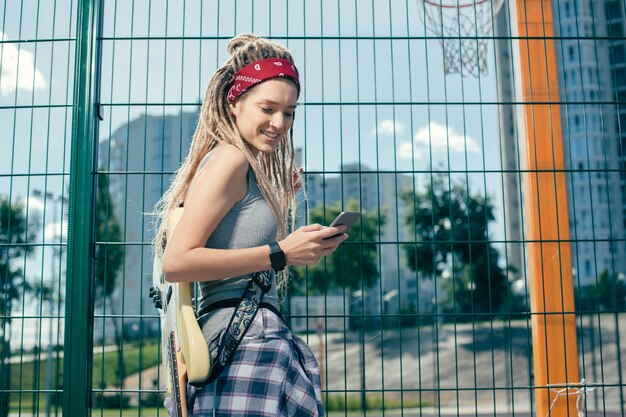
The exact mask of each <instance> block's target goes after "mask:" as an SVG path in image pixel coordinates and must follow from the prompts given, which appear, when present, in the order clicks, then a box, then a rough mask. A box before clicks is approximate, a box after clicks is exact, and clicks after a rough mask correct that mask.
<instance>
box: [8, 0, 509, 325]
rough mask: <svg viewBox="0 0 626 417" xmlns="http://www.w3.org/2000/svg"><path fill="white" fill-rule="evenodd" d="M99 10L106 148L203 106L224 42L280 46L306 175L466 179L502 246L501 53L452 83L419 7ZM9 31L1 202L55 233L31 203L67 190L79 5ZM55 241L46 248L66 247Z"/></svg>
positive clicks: (400, 0)
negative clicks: (483, 198)
mask: <svg viewBox="0 0 626 417" xmlns="http://www.w3.org/2000/svg"><path fill="white" fill-rule="evenodd" d="M104 4H105V8H104V13H103V25H102V37H103V39H102V81H101V99H100V101H101V103H102V104H103V108H102V116H103V120H102V123H101V125H100V137H99V139H100V140H103V139H107V138H108V137H109V136H110V135H111V134H112V133H113V132H114V131H115V130H116V129H117V128H119V127H120V126H122V125H124V124H126V123H128V122H129V121H131V120H133V119H135V118H136V117H138V116H139V115H141V114H143V113H147V114H153V115H165V114H177V113H179V112H180V111H181V110H184V111H189V109H190V108H193V107H194V106H196V105H197V104H198V103H199V101H200V98H201V97H203V95H204V89H205V88H206V84H207V83H208V81H209V78H210V77H211V75H212V73H213V71H214V70H215V69H216V68H217V66H218V65H219V64H221V63H222V62H223V61H224V60H225V59H226V58H227V51H226V47H225V45H226V42H227V39H228V38H229V37H232V36H233V35H236V34H239V33H242V32H253V33H256V34H258V35H263V36H270V37H276V38H277V39H276V40H277V41H278V42H281V43H283V44H285V45H286V46H287V47H288V48H289V49H290V50H291V51H292V53H293V55H294V59H295V61H296V64H297V66H298V68H299V70H300V74H301V77H302V81H303V85H304V87H303V91H302V95H301V97H300V100H299V101H300V106H299V108H298V111H297V116H296V125H295V137H296V147H301V148H303V149H304V160H303V165H304V167H305V169H306V170H307V171H310V172H327V171H331V172H332V171H337V170H339V169H340V166H341V164H349V163H353V162H361V163H362V164H364V165H367V166H368V167H369V168H371V169H378V170H381V171H389V170H401V171H428V170H429V169H430V168H431V167H435V168H436V169H448V168H449V169H451V170H454V171H459V173H458V174H456V175H457V176H460V177H464V178H466V179H468V180H469V182H470V186H471V188H472V189H473V190H476V192H480V193H484V192H485V190H486V192H487V194H488V195H489V196H491V197H492V199H493V202H494V203H495V205H496V216H498V219H497V222H496V223H495V224H494V225H493V227H492V232H491V233H492V237H493V238H495V239H503V238H504V232H503V230H504V226H503V224H502V217H501V205H502V198H503V197H502V195H503V184H502V178H501V177H502V176H501V175H499V174H498V173H497V172H490V173H484V172H483V171H484V170H487V171H498V170H499V169H501V163H500V161H501V160H502V157H503V156H502V155H501V151H500V137H499V131H498V122H497V120H498V113H497V106H496V105H494V104H493V103H495V102H497V101H498V98H497V92H496V79H495V76H494V72H495V71H494V56H493V45H489V46H488V69H487V72H488V74H487V75H481V76H479V77H478V78H475V77H471V76H467V77H461V76H460V75H447V76H446V75H444V73H443V59H442V48H441V44H440V42H439V40H438V39H435V38H432V37H431V34H430V33H429V32H425V29H424V21H423V19H422V15H421V13H420V7H422V4H421V2H420V1H419V0H391V1H389V2H382V1H365V0H363V1H362V0H355V1H353V2H350V1H336V0H317V1H311V0H308V1H305V0H295V1H294V0H290V1H287V0H283V1H272V2H270V1H268V0H265V1H263V0H239V1H224V0H222V1H204V2H201V1H200V0H195V1H190V0H187V1H183V0H180V1H173V0H170V1H165V0H153V1H148V0H135V1H112V0H106V1H105V2H104ZM0 19H1V21H0V38H1V39H2V43H0V126H2V128H0V194H3V195H6V194H10V195H11V196H12V198H13V199H19V198H22V199H25V198H26V197H27V196H30V198H29V199H28V200H26V201H28V205H29V209H30V211H29V213H31V212H32V214H30V215H32V216H42V215H43V213H47V215H46V223H50V222H53V221H54V220H52V217H54V216H52V214H51V213H52V211H53V209H54V206H55V204H58V202H55V200H54V199H48V200H46V205H45V207H43V209H42V206H41V205H42V202H41V201H40V200H37V199H36V198H33V196H32V194H33V190H36V189H37V190H44V189H45V190H47V191H48V192H51V193H52V194H53V195H54V196H55V198H56V199H57V200H58V196H59V195H61V194H62V193H65V191H64V188H65V187H66V186H67V182H68V181H69V176H68V173H69V160H70V145H71V144H70V139H71V117H72V114H71V113H72V112H71V104H72V88H73V73H74V70H75V68H74V47H75V42H74V41H73V39H74V38H75V36H76V35H75V28H76V22H75V20H76V1H75V0H73V1H72V0H57V1H55V2H52V1H36V0H25V1H23V2H15V1H9V0H1V1H0ZM425 34H426V35H427V36H425ZM304 37H311V38H312V39H308V40H304V39H303V38H304ZM407 37H412V38H411V39H407ZM200 38H202V39H200ZM286 38H289V39H286ZM357 38H359V39H357ZM32 40H40V42H31V41H32ZM51 40H54V41H51ZM18 41H19V42H18ZM466 171H469V173H466ZM27 174H28V175H27ZM417 177H418V183H419V182H420V179H419V177H420V176H419V175H418V176H417ZM421 183H422V184H423V181H422V182H421ZM57 210H60V209H59V207H58V206H57ZM57 213H58V212H57ZM57 220H58V219H57ZM46 227H48V228H50V227H51V226H50V225H47V226H46V225H42V230H41V232H40V233H39V237H38V239H41V241H42V242H43V241H46V240H44V239H47V241H48V242H50V241H51V239H57V241H58V236H59V234H58V233H57V234H50V233H48V234H46V233H45V232H44V230H45V228H46ZM52 227H54V226H52ZM51 256H52V254H51V253H47V254H45V253H41V254H37V255H36V256H35V257H34V259H33V260H32V261H31V262H30V263H32V264H33V265H32V266H31V267H30V271H27V273H32V274H33V275H37V274H39V275H41V274H42V272H43V271H44V270H45V268H43V267H42V265H45V264H47V263H48V262H50V260H49V259H50V258H51ZM27 269H28V268H27ZM38 270H41V271H42V272H38ZM43 275H44V279H45V280H47V279H52V276H51V275H50V276H49V277H46V274H45V273H43ZM44 337H45V336H44Z"/></svg>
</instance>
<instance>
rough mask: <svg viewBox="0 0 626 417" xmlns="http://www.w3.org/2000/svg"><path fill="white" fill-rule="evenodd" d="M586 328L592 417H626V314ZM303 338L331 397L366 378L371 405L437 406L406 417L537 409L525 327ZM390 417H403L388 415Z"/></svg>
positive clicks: (584, 358) (585, 370)
mask: <svg viewBox="0 0 626 417" xmlns="http://www.w3.org/2000/svg"><path fill="white" fill-rule="evenodd" d="M599 323H601V326H598V324H599ZM582 324H583V326H581V325H580V323H579V329H578V337H579V346H578V350H579V365H580V374H581V377H585V379H586V382H587V383H588V384H594V383H598V384H602V386H599V387H597V388H596V389H595V390H594V391H593V392H589V393H588V394H587V415H588V416H591V415H598V413H600V414H601V415H604V412H607V413H608V414H607V416H611V415H612V414H611V413H617V414H614V415H615V417H617V416H620V417H623V416H624V415H623V414H622V408H623V407H624V406H625V403H624V401H625V399H626V389H625V388H621V391H620V388H619V387H616V386H611V385H619V384H620V378H622V380H621V383H622V384H624V379H626V365H625V364H626V314H622V315H621V317H620V319H619V322H616V321H615V318H614V316H602V317H601V319H600V321H599V322H598V317H597V316H596V317H595V318H593V320H591V319H585V320H584V321H583V323H582ZM304 338H305V340H307V341H308V343H309V345H310V346H311V349H312V350H313V352H314V353H315V354H316V356H317V357H318V360H319V361H320V363H321V364H322V368H323V381H324V382H323V384H324V387H325V388H327V389H328V390H330V391H331V392H332V391H335V393H336V394H338V395H341V396H343V395H344V393H345V392H346V391H347V392H349V393H350V394H349V395H356V396H358V395H359V392H360V390H361V389H362V380H363V377H364V378H365V389H366V390H367V391H368V395H369V396H371V397H375V396H377V395H378V396H379V395H380V392H382V391H383V390H384V392H385V399H388V400H391V401H399V399H400V395H401V393H403V394H402V395H403V400H404V401H405V403H406V404H417V403H418V402H421V403H423V404H426V405H428V406H430V408H423V409H422V410H421V414H420V412H419V409H416V410H415V411H411V410H410V409H408V408H405V410H404V413H403V414H402V415H404V416H418V415H422V416H431V415H472V416H475V415H481V416H489V415H495V414H498V415H499V416H507V415H513V414H514V415H515V416H524V415H527V414H528V413H529V411H530V410H532V409H533V406H532V402H531V401H532V399H531V395H532V390H531V389H530V388H529V387H530V386H531V385H532V380H531V374H532V363H531V362H530V359H529V358H530V357H531V350H532V346H531V344H532V343H531V333H530V328H529V325H528V324H527V323H526V322H525V321H518V322H514V323H511V324H506V323H502V322H494V323H480V324H475V325H472V324H459V325H456V326H454V325H452V324H445V325H442V326H438V327H437V328H433V327H432V326H428V327H422V328H419V329H418V328H413V329H407V328H404V329H402V330H401V331H399V330H386V331H383V332H380V331H378V332H368V333H366V334H364V335H360V334H359V333H358V332H357V333H348V334H346V335H344V334H342V333H336V334H328V336H327V337H326V339H325V341H326V343H324V338H320V337H319V336H318V335H317V334H309V335H305V336H304ZM361 340H364V341H365V343H364V344H362V343H361ZM320 341H322V344H321V346H322V349H321V350H320ZM362 346H364V348H362ZM620 363H621V365H620ZM620 366H621V370H620ZM363 371H364V374H365V375H364V376H363ZM620 374H621V376H620ZM154 378H155V372H154V369H152V370H148V371H144V373H143V374H142V387H144V388H147V387H150V386H151V384H152V380H153V379H154ZM138 383H139V376H138V375H134V376H131V377H129V378H128V379H127V380H126V388H127V389H134V388H136V387H138ZM420 388H421V389H420ZM340 414H341V415H344V413H340ZM359 414H360V413H357V414H350V415H359ZM331 415H332V413H331ZM367 415H368V416H377V415H381V413H380V412H378V413H377V412H371V413H370V412H368V413H367ZM384 415H386V416H392V415H400V414H399V413H398V414H394V412H390V411H386V412H385V414H384Z"/></svg>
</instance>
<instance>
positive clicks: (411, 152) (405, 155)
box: [398, 142, 423, 159]
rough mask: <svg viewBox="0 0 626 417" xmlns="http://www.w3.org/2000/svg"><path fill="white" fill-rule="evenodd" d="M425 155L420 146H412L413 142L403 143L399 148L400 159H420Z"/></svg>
mask: <svg viewBox="0 0 626 417" xmlns="http://www.w3.org/2000/svg"><path fill="white" fill-rule="evenodd" d="M422 155H423V153H422V151H421V150H420V149H419V147H418V146H415V145H411V142H401V143H400V146H398V157H400V159H413V158H416V159H419V158H421V157H422Z"/></svg>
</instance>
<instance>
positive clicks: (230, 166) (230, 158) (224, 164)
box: [200, 144, 249, 174]
mask: <svg viewBox="0 0 626 417" xmlns="http://www.w3.org/2000/svg"><path fill="white" fill-rule="evenodd" d="M207 156H208V159H207V160H206V162H207V163H204V162H205V161H203V165H204V166H201V167H200V169H201V170H204V169H207V168H208V169H210V170H212V171H214V170H215V171H218V172H224V173H229V174H232V173H235V172H239V173H246V172H247V171H248V167H249V162H248V159H247V158H246V155H244V153H243V152H242V151H241V149H239V148H237V147H236V146H234V145H229V144H224V145H219V146H218V147H217V148H215V149H214V150H213V151H211V152H210V153H209V154H207ZM209 167H210V168H209Z"/></svg>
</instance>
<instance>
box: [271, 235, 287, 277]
mask: <svg viewBox="0 0 626 417" xmlns="http://www.w3.org/2000/svg"><path fill="white" fill-rule="evenodd" d="M270 263H271V264H272V269H273V270H274V271H276V272H280V271H282V270H283V269H285V267H286V266H287V258H285V252H283V250H282V249H281V248H280V246H278V243H277V242H272V243H270Z"/></svg>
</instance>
